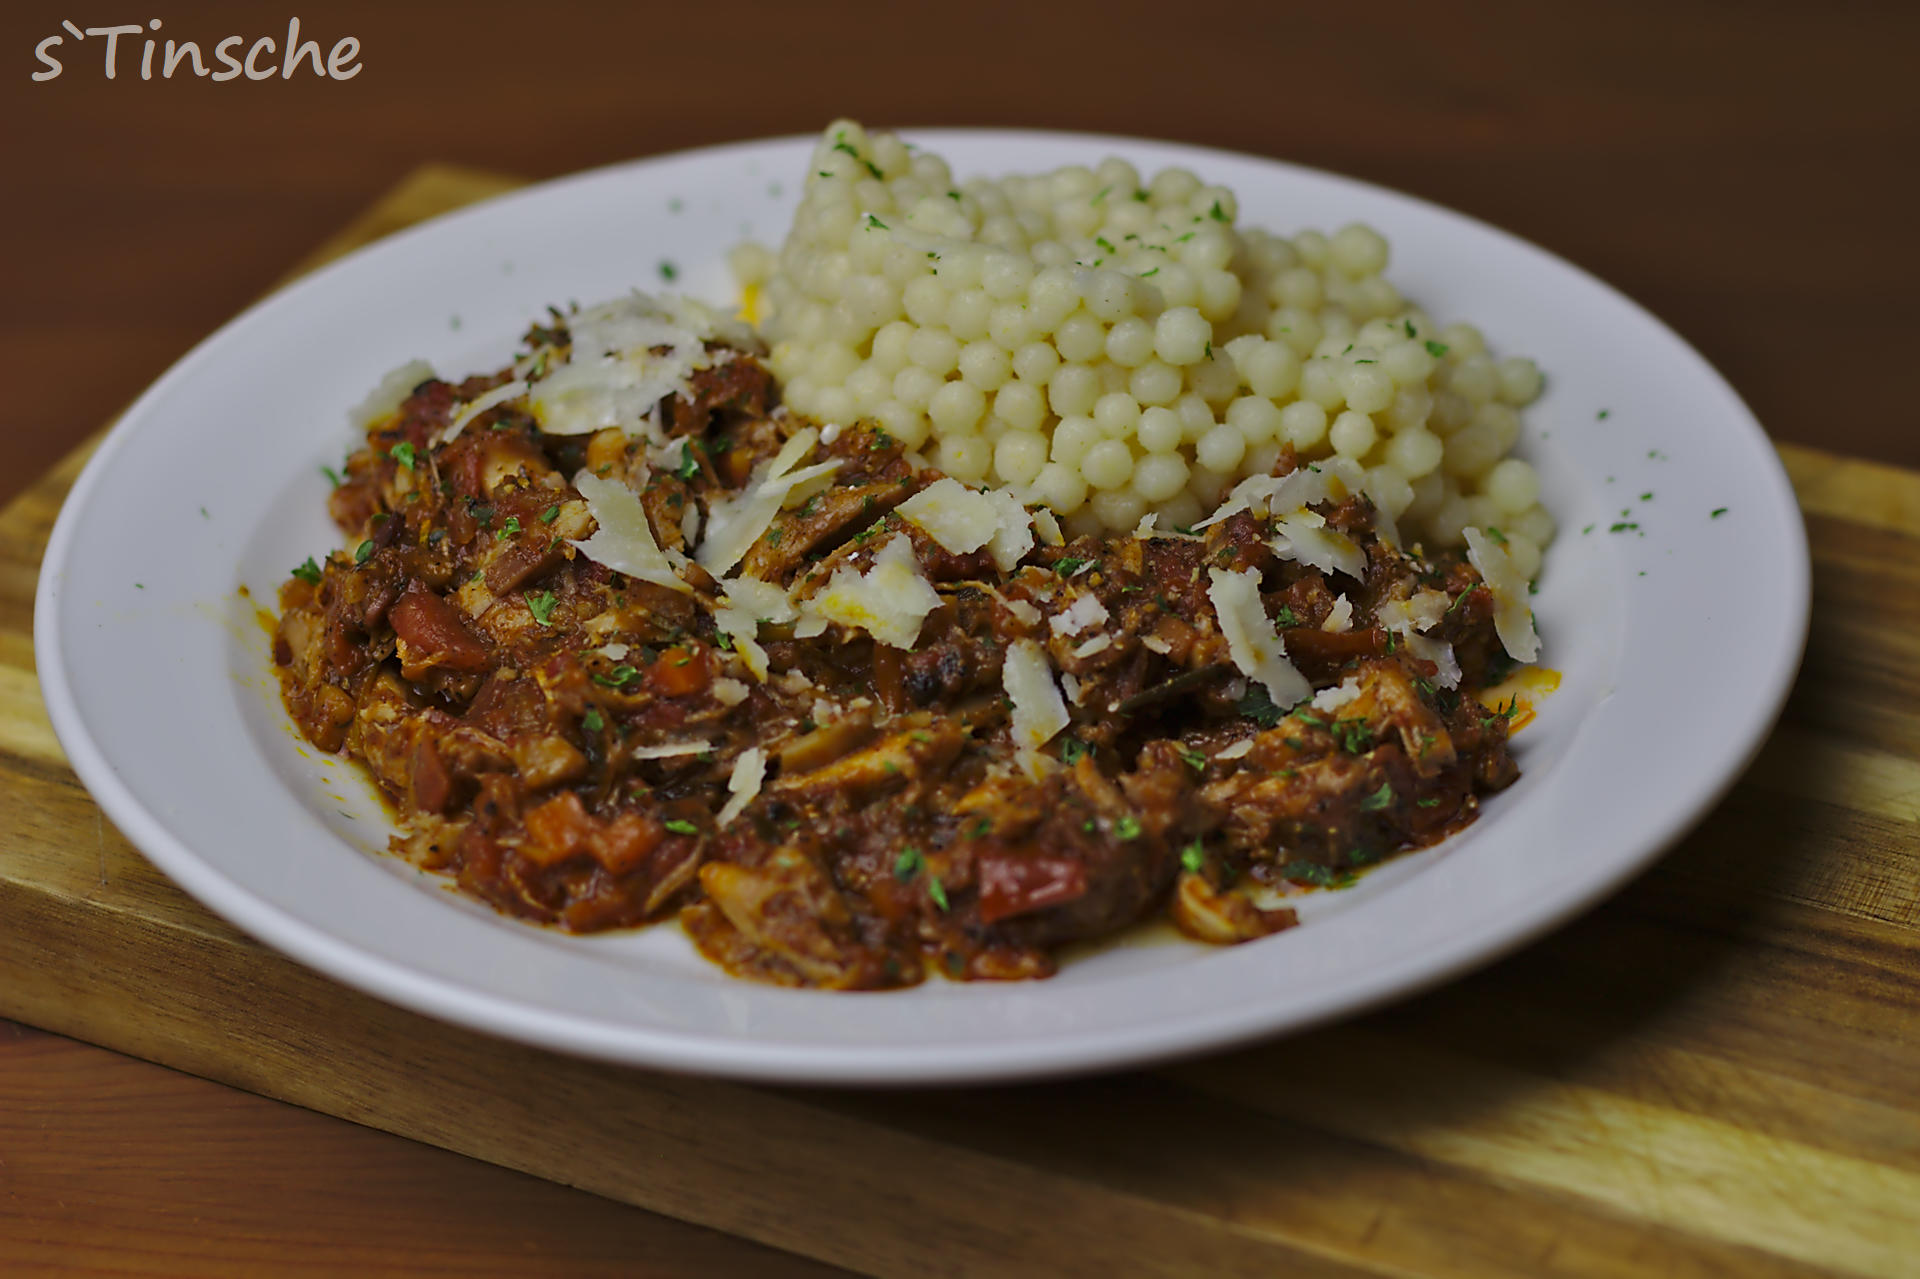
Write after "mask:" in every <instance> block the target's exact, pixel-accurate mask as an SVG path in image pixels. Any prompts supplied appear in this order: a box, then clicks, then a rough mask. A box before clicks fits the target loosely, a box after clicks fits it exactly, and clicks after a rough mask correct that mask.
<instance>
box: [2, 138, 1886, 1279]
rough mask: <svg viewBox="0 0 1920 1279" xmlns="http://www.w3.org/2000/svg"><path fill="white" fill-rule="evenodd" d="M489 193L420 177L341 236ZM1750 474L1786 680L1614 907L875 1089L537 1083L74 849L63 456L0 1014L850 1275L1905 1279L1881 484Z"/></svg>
mask: <svg viewBox="0 0 1920 1279" xmlns="http://www.w3.org/2000/svg"><path fill="white" fill-rule="evenodd" d="M497 189H499V188H498V179H489V178H474V177H473V176H471V175H466V174H462V173H461V172H459V171H455V170H434V171H429V172H427V173H425V174H422V175H420V176H419V177H418V178H417V179H415V180H414V181H412V182H410V183H409V184H407V185H406V186H404V187H403V188H402V189H401V190H400V191H398V192H397V193H396V195H395V197H394V199H393V200H392V201H390V202H389V203H388V204H387V205H386V206H385V208H384V210H383V211H382V213H381V217H382V218H383V219H384V222H382V223H381V224H383V225H384V224H386V223H397V222H403V221H407V220H412V219H415V218H418V217H423V216H428V215H430V214H431V213H433V212H437V211H439V210H440V209H443V208H446V207H449V206H451V205H452V204H455V203H458V202H460V201H461V200H463V199H466V198H473V197H477V196H478V195H481V194H486V193H490V192H491V191H493V190H497ZM1782 453H1783V457H1784V458H1785V460H1786V462H1787V465H1788V469H1789V472H1790V473H1791V474H1792V475H1793V477H1794V480H1795V484H1796V487H1797V490H1798V491H1799V492H1800V494H1801V498H1802V502H1803V505H1804V507H1805V509H1806V510H1807V513H1808V516H1809V529H1810V533H1811V537H1812V542H1813V550H1814V562H1815V589H1816V596H1817V604H1816V609H1815V615H1814V617H1815V621H1814V631H1813V635H1812V638H1811V641H1810V644H1809V649H1808V657H1807V663H1806V667H1805V669H1804V670H1803V672H1802V674H1801V677H1800V680H1799V683H1798V684H1797V686H1796V689H1795V692H1794V695H1793V696H1792V698H1791V699H1790V701H1789V704H1788V708H1787V711H1786V714H1785V717H1784V720H1783V722H1782V725H1781V727H1780V729H1779V731H1777V732H1776V733H1775V735H1774V737H1773V738H1772V739H1771V740H1770V741H1769V743H1768V744H1767V746H1766V748H1765V749H1764V750H1763V752H1762V753H1761V756H1760V759H1759V761H1758V762H1757V763H1756V765H1755V767H1754V768H1753V770H1752V771H1751V772H1750V773H1749V774H1748V775H1747V776H1746V778H1744V779H1743V780H1742V782H1741V783H1740V784H1739V785H1738V786H1737V787H1736V788H1735V790H1734V791H1733V793H1732V794H1731V795H1730V796H1729V798H1728V799H1727V800H1726V801H1725V802H1724V803H1723V804H1722V805H1721V806H1720V807H1719V808H1718V809H1716V810H1715V812H1714V813H1713V814H1712V815H1711V816H1710V817H1709V818H1708V819H1707V820H1706V822H1705V823H1704V824H1703V825H1702V826H1701V827H1700V828H1699V829H1698V830H1697V831H1695V832H1694V833H1693V834H1692V835H1691V836H1689V837H1688V838H1687V840H1685V841H1684V842H1683V843H1682V844H1681V845H1680V846H1679V847H1678V848H1677V849H1675V850H1674V851H1673V852H1672V853H1671V854H1670V855H1669V856H1668V857H1667V858H1666V859H1664V860H1663V861H1662V862H1661V863H1660V864H1659V865H1657V866H1656V867H1655V868H1654V869H1653V870H1651V871H1650V872H1648V873H1647V874H1646V875H1644V876H1642V877H1641V878H1640V879H1639V880H1637V881H1636V882H1635V883H1633V884H1632V885H1630V886H1629V887H1628V888H1627V889H1626V890H1625V891H1623V892H1622V893H1621V894H1619V895H1618V896H1617V897H1616V898H1615V899H1613V900H1612V901H1610V902H1609V903H1607V904H1606V905H1604V906H1602V907H1601V908H1599V909H1597V910H1595V911H1594V912H1592V913H1591V914H1589V915H1587V916H1586V917H1584V918H1583V919H1581V920H1579V921H1577V922H1576V923H1574V924H1572V925H1570V926H1569V927H1567V928H1565V929H1563V930H1561V931H1560V932H1558V933H1556V934H1554V935H1552V936H1550V937H1548V938H1547V939H1545V940H1544V941H1542V942H1539V943H1537V944H1536V945H1534V946H1532V947H1530V948H1528V949H1527V950H1525V951H1523V952H1521V953H1519V954H1517V955H1515V956H1513V957H1512V958H1510V959H1508V960H1506V961H1504V962H1502V963H1500V964H1497V965H1495V966H1493V967H1492V968H1490V969H1488V970H1486V971H1484V972H1482V973H1480V974H1478V975H1475V976H1473V977H1470V978H1468V979H1465V980H1462V981H1458V982H1455V983H1452V984H1450V985H1448V986H1446V987H1443V988H1441V989H1439V990H1437V991H1435V992H1432V993H1430V994H1427V995H1425V996H1422V997H1420V998H1417V999H1413V1000H1409V1001H1406V1002H1403V1003H1401V1004H1399V1005H1397V1006H1395V1007H1393V1008H1390V1009H1388V1010H1386V1011H1384V1012H1379V1013H1376V1014H1373V1015H1370V1016H1368V1017H1365V1018H1362V1019H1359V1020H1357V1021H1354V1022H1350V1023H1348V1024H1345V1025H1341V1026H1337V1027H1333V1028H1330V1029H1327V1030H1322V1031H1319V1032H1316V1033H1312V1034H1308V1035H1302V1036H1296V1037H1293V1038H1289V1039H1284V1040H1279V1041H1275V1042H1272V1043H1267V1044H1262V1045H1258V1046H1255V1047H1252V1048H1248V1049H1245V1050H1243V1051H1239V1052H1234V1053H1229V1054H1225V1055H1220V1056H1215V1057H1211V1058H1207V1059H1203V1060H1199V1061H1193V1062H1188V1063H1185V1064H1181V1065H1178V1066H1174V1067H1169V1068H1167V1069H1164V1070H1160V1071H1157V1072H1153V1073H1148V1074H1132V1075H1122V1076H1114V1077H1108V1078H1097V1079H1091V1080H1079V1081H1072V1082H1065V1083H1054V1084H1045V1085H1034V1086H1026V1087H1018V1088H1000V1089H957V1090H956V1089H950V1090H940V1091H933V1092H914V1093H905V1092H896V1093H854V1092H839V1091H832V1090H792V1089H767V1088H749V1087H745V1086H740V1085H734V1084H726V1083H718V1082H714V1081H706V1080H698V1079H688V1078H680V1077H672V1076H663V1075H656V1074H650V1073H647V1072H642V1071H633V1070H622V1069H617V1068H613V1067H607V1066H602V1065H598V1064H594V1063H588V1062H582V1061H576V1060H572V1059H568V1058H562V1057H557V1056H554V1055H552V1054H548V1053H544V1052H540V1051H538V1050H535V1049H529V1048H523V1047H519V1046H516V1045H511V1044H506V1043H502V1042H499V1041H495V1040H491V1039H488V1038H485V1037H483V1036H479V1035H475V1034H471V1033H469V1032H465V1031H461V1030H457V1029H453V1028H450V1027H446V1026H443V1025H440V1024H437V1023H434V1022H430V1021H427V1020H425V1019H422V1018H419V1017H417V1016H414V1015H412V1014H410V1013H405V1012H402V1011H400V1010H398V1009H395V1008H392V1007H390V1006H387V1005H384V1004H381V1003H378V1002H377V1001H374V1000H371V999H369V998H366V997H364V996H361V995H358V994H355V993H353V992H350V991H347V990H345V989H343V988H341V987H339V986H337V985H334V984H333V983H331V982H330V981H328V980H326V979H324V978H322V977H319V976H317V975H316V974H313V973H311V972H309V971H307V970H305V969H303V968H300V967H298V966H297V965H294V964H292V963H291V962H289V961H287V960H284V959H281V958H280V957H278V956H277V955H275V954H273V953H272V952H269V951H267V950H265V949H264V948H262V947H260V946H258V945H257V944H255V943H253V942H251V941H250V940H248V939H247V938H245V937H243V936H241V935H240V934H238V933H237V932H235V931H234V930H233V929H231V928H230V927H228V926H227V925H226V924H224V923H222V922H221V921H219V920H217V919H214V918H213V917H211V916H209V915H208V914H207V913H206V912H204V911H203V910H201V909H200V908H199V907H198V906H197V905H196V904H195V903H193V902H192V901H190V900H189V899H187V898H186V897H185V896H184V895H182V894H181V893H179V892H178V891H177V890H175V889H174V888H173V887H172V886H171V885H170V884H169V883H168V882H167V881H166V880H165V879H164V877H162V876H161V875H159V874H158V873H157V872H156V871H154V870H153V869H152V867H151V866H149V865H148V864H147V863H146V862H145V861H144V860H143V859H142V858H140V857H139V855H138V854H137V853H135V852H134V851H133V850H132V849H131V848H130V847H129V846H128V845H127V844H126V843H125V841H124V840H123V839H121V838H120V836H119V835H118V833H117V832H115V831H114V830H113V829H112V828H111V826H109V825H107V824H105V823H104V822H102V821H101V819H100V817H99V813H98V810H97V809H96V808H95V807H94V806H93V804H92V803H91V801H90V800H89V799H88V797H87V796H86V794H85V792H84V791H83V790H82V789H81V788H80V786H79V785H78V783H77V782H76V781H75V779H74V778H73V776H72V775H71V773H70V772H69V771H68V770H67V769H66V767H65V765H64V762H63V760H62V757H61V755H60V753H59V749H58V746H57V744H56V743H55V742H54V741H53V739H52V736H51V733H50V732H49V731H48V729H47V727H46V722H45V718H44V714H43V712H42V711H41V709H40V707H39V703H38V694H37V688H36V686H35V684H34V682H33V679H32V674H31V653H30V651H29V646H28V645H27V643H26V642H25V641H24V634H25V629H26V626H27V621H28V613H29V611H30V596H31V588H32V584H33V571H34V566H35V565H36V564H37V562H38V558H39V554H40V550H41V548H42V547H43V546H44V542H45V537H46V533H47V531H48V529H49V527H50V525H51V521H52V518H53V515H54V512H55V511H56V509H57V506H58V502H59V500H60V497H61V495H62V494H63V493H64V491H65V488H66V486H67V485H68V484H69V483H70V482H71V479H72V475H73V473H74V466H73V464H72V463H71V462H70V463H69V464H67V465H65V466H63V467H62V468H61V469H60V470H59V471H58V472H56V473H55V474H54V475H51V476H49V477H48V478H47V479H46V480H44V481H43V482H42V483H41V484H39V485H38V486H36V487H35V488H33V489H32V490H30V491H29V492H28V493H26V494H25V495H24V496H23V497H21V498H20V499H19V500H18V501H16V502H15V503H13V504H12V505H11V506H9V507H8V508H6V509H5V510H4V511H3V512H0V919H4V920H5V921H6V924H7V926H6V927H5V928H4V929H0V1013H3V1014H5V1015H8V1016H13V1017H16V1018H19V1019H21V1020H23V1021H27V1022H30V1023H33V1024H35V1025H39V1026H44V1027H47V1028H49V1029H52V1030H56V1031H59V1032H61V1033H62V1034H68V1035H73V1036H76V1037H78V1038H82V1039H87V1040H91V1041H94V1042H97V1043H102V1044H106V1045H110V1046H112V1047H114V1048H116V1049H119V1050H121V1051H123V1052H127V1053H132V1054H134V1055H136V1056H141V1057H146V1058H148V1059H151V1060H154V1061H158V1062H163V1063H166V1064H168V1065H171V1066H174V1067H176V1068H177V1069H180V1070H183V1071H187V1072H189V1073H192V1074H195V1075H201V1076H205V1077H206V1078H209V1079H216V1080H220V1081H223V1082H226V1083H230V1084H233V1085H235V1086H237V1087H239V1088H243V1089H246V1090H248V1091H250V1092H257V1093H261V1094H263V1095H265V1096H269V1097H277V1098H280V1099H283V1100H287V1101H291V1102H295V1103H297V1104H298V1105H301V1106H305V1107H309V1108H311V1109H314V1110H319V1111H324V1112H326V1113H328V1114H334V1115H340V1116H343V1117H346V1118H349V1119H351V1120H353V1121H355V1122H357V1123H361V1124H366V1125H370V1126H372V1127H376V1128H381V1129H385V1130H387V1131H390V1132H395V1133H400V1134H404V1135H406V1136H409V1137H413V1138H415V1139H417V1140H419V1141H423V1142H426V1143H429V1144H432V1145H436V1146H441V1147H445V1148H447V1149H450V1150H456V1151H460V1152H463V1153H466V1154H470V1155H473V1156H476V1157H478V1158H480V1159H484V1160H486V1161H488V1162H491V1163H497V1164H500V1165H502V1166H504V1167H507V1168H511V1169H516V1170H519V1171H522V1172H526V1173H531V1174H533V1175H535V1176H537V1177H541V1178H545V1179H548V1180H552V1181H558V1182H562V1183H564V1184H567V1185H573V1186H579V1187H582V1188H585V1189H588V1190H591V1191H594V1192H595V1193H597V1194H600V1195H604V1196H607V1197H608V1198H612V1199H617V1200H621V1201H624V1202H626V1203H630V1204H635V1205H640V1206H643V1207H645V1208H648V1209H651V1210H653V1211H655V1212H658V1213H662V1214H666V1215H668V1216H671V1217H674V1218H678V1219H681V1220H684V1221H687V1222H691V1223H695V1224H697V1225H701V1226H705V1227H710V1228H713V1229H717V1230H720V1231H724V1232H727V1233H728V1234H731V1235H735V1236H738V1237H740V1238H743V1239H748V1240H754V1241H757V1242H759V1243H763V1244H767V1245H771V1246H773V1247H775V1248H779V1249H783V1250H786V1251H788V1252H791V1253H798V1254H802V1255H804V1256H807V1257H812V1258H817V1259H820V1260H822V1261H824V1262H828V1263H831V1264H833V1265H838V1266H844V1267H848V1268H851V1269H854V1270H858V1271H861V1272H865V1273H871V1274H876V1275H902V1276H905V1275H923V1274H929V1273H939V1274H952V1275H1003V1274H1026V1273H1031V1274H1062V1275H1087V1276H1101V1277H1103V1279H1104V1277H1106V1276H1113V1275H1133V1274H1141V1275H1178V1274H1195V1273H1202V1274H1213V1275H1270V1274H1276V1273H1286V1274H1302V1275H1329V1276H1334V1275H1340V1276H1349V1275H1378V1276H1387V1275H1392V1276H1462V1277H1467V1276H1472V1277H1475V1279H1478V1277H1481V1276H1507V1275H1512V1276H1531V1275H1593V1276H1622V1277H1625V1276H1637V1275H1645V1274H1668V1275H1681V1276H1708V1275H1740V1276H1771V1275H1806V1274H1815V1275H1865V1276H1901V1275H1910V1274H1912V1273H1913V1257H1914V1256H1915V1255H1916V1252H1917V1251H1920V1214H1917V1213H1916V1210H1915V1205H1916V1204H1920V888H1916V885H1917V884H1920V766H1916V764H1915V763H1914V761H1915V760H1916V758H1920V676H1916V675H1915V671H1916V670H1920V661H1917V660H1916V659H1920V652H1917V651H1916V649H1920V638H1916V637H1920V475H1913V474H1910V473H1906V472H1902V471H1897V470H1893V469H1890V468H1885V467H1876V466H1863V465H1861V464H1858V463H1853V462H1848V461H1846V460H1843V459H1839V458H1835V457H1832V456H1829V455H1825V454H1819V453H1814V452H1810V451H1807V450H1802V449H1794V448H1784V449H1783V450H1782ZM3 1101H4V1099H0V1102H3ZM4 1109H5V1106H4V1104H0V1111H3V1110H4ZM0 1157H4V1152H0Z"/></svg>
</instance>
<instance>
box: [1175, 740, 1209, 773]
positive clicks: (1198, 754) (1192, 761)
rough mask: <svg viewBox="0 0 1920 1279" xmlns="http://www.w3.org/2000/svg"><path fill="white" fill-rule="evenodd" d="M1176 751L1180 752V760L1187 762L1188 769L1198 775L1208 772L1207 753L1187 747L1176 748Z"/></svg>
mask: <svg viewBox="0 0 1920 1279" xmlns="http://www.w3.org/2000/svg"><path fill="white" fill-rule="evenodd" d="M1174 749H1175V750H1177V751H1179V752H1180V758H1181V759H1183V760H1185V761H1186V764H1187V767H1188V768H1191V769H1192V770H1193V771H1194V772H1196V773H1204V772H1206V771H1207V754H1206V752H1205V751H1197V750H1194V749H1192V748H1191V747H1187V746H1176V747H1174Z"/></svg>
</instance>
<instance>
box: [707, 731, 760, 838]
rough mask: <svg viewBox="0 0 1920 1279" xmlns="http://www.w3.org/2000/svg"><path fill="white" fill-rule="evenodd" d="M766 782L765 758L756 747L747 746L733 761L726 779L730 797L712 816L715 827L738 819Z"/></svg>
mask: <svg viewBox="0 0 1920 1279" xmlns="http://www.w3.org/2000/svg"><path fill="white" fill-rule="evenodd" d="M766 780H767V756H766V753H765V752H763V751H762V750H761V749H760V748H759V747H758V746H749V747H748V748H747V749H746V750H743V751H741V752H740V758H738V759H736V760H734V761H733V773H732V775H731V776H729V777H728V778H727V791H728V792H729V794H730V795H731V796H732V798H730V799H728V800H727V802H726V804H725V805H723V806H722V807H721V809H720V811H719V812H718V813H717V814H715V815H714V819H713V820H714V824H715V825H716V826H725V825H726V824H727V823H728V822H730V821H732V820H733V819H734V818H736V817H738V816H739V815H740V814H741V813H742V812H743V811H744V810H745V809H746V807H747V805H748V804H751V803H752V802H753V797H754V796H755V795H758V794H759V793H760V786H761V784H762V783H763V782H765V781H766Z"/></svg>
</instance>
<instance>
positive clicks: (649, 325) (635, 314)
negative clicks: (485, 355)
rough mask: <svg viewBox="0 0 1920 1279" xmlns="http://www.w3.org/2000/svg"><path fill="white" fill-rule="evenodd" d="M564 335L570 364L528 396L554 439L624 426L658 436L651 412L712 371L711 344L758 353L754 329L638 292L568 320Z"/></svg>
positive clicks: (687, 303)
mask: <svg viewBox="0 0 1920 1279" xmlns="http://www.w3.org/2000/svg"><path fill="white" fill-rule="evenodd" d="M567 333H568V336H569V337H570V338H571V340H572V347H571V349H570V351H569V353H568V355H567V359H566V362H565V363H564V364H561V365H560V366H559V367H558V368H555V369H554V370H553V371H552V372H550V373H549V374H548V375H547V377H546V378H545V379H544V380H542V381H541V382H540V384H539V386H538V387H537V388H536V389H535V390H534V392H533V394H532V396H531V403H532V407H533V412H534V416H535V417H536V418H538V419H539V422H540V429H541V430H542V431H545V432H546V433H547V434H549V435H590V434H592V433H593V432H595V431H599V430H604V429H606V428H607V427H619V428H620V429H621V430H623V431H626V432H627V433H628V434H630V435H638V434H644V435H646V436H648V437H649V438H654V437H657V436H658V434H659V429H660V428H659V423H658V421H657V419H656V418H655V416H654V412H653V410H654V407H655V406H656V405H658V404H659V402H660V401H661V400H662V399H664V398H665V397H666V396H668V395H671V394H673V393H674V392H676V391H679V390H681V389H682V388H683V387H684V385H685V382H686V379H687V377H688V375H690V374H692V373H694V372H696V371H698V370H700V369H704V368H711V367H712V366H713V364H714V363H715V360H716V358H717V357H715V356H712V355H709V354H708V352H707V349H706V343H707V341H708V340H709V339H712V340H715V341H720V342H725V343H728V344H730V345H733V346H739V347H743V348H746V349H758V348H759V342H758V341H757V340H756V339H755V338H754V337H753V334H752V331H751V330H750V329H747V328H746V327H745V326H744V325H741V324H738V323H736V322H734V321H731V320H727V319H724V318H723V317H721V315H720V314H719V312H717V311H715V310H714V309H713V308H711V307H708V306H706V305H705V304H703V303H700V302H695V301H693V300H691V299H686V298H667V299H655V298H652V297H649V296H647V295H646V294H644V293H640V292H635V293H632V294H629V295H628V296H626V297H624V298H616V299H614V300H613V301H611V302H603V303H601V304H600V305H599V306H594V307H589V308H588V309H586V310H585V311H581V312H580V313H579V314H577V315H572V316H569V317H568V318H567ZM726 358H731V357H730V356H729V357H726Z"/></svg>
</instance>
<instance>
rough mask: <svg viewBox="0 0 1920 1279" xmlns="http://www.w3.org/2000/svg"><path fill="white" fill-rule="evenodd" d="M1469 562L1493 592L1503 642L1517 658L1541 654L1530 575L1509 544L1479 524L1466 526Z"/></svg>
mask: <svg viewBox="0 0 1920 1279" xmlns="http://www.w3.org/2000/svg"><path fill="white" fill-rule="evenodd" d="M1463 531H1464V533H1465V536H1466V539H1467V562H1468V563H1470V564H1472V565H1473V566H1474V567H1475V568H1476V569H1478V570H1480V576H1481V577H1482V578H1483V579H1485V581H1486V583H1487V589H1488V590H1490V591H1492V592H1493V629H1494V630H1496V631H1498V632H1499V634H1500V644H1501V646H1502V647H1504V648H1505V649H1506V650H1507V656H1509V657H1511V658H1512V659H1513V660H1514V661H1516V662H1531V661H1532V660H1533V659H1534V658H1536V657H1538V656H1540V637H1539V636H1538V635H1537V634H1535V633H1534V629H1533V605H1532V604H1531V603H1529V602H1528V594H1529V592H1528V590H1527V578H1526V574H1524V573H1522V572H1521V571H1520V570H1519V568H1518V567H1517V566H1516V565H1515V564H1514V562H1513V557H1512V556H1510V555H1508V554H1507V548H1506V547H1505V546H1503V545H1501V544H1500V543H1498V542H1496V541H1494V540H1493V539H1492V538H1491V537H1489V536H1487V534H1485V533H1484V532H1482V531H1481V530H1479V529H1477V528H1468V529H1465V530H1463Z"/></svg>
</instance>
